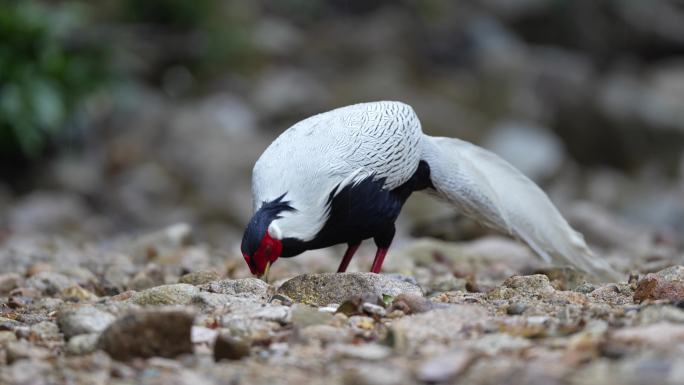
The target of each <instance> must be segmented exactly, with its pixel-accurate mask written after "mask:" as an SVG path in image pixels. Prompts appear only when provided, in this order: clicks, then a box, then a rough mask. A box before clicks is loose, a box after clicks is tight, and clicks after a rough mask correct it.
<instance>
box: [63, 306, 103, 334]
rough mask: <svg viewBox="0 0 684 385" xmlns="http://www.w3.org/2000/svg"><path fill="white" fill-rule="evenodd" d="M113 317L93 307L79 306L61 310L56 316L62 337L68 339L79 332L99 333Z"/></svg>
mask: <svg viewBox="0 0 684 385" xmlns="http://www.w3.org/2000/svg"><path fill="white" fill-rule="evenodd" d="M114 320H115V317H114V316H113V315H112V314H109V313H107V312H105V311H102V310H99V309H97V308H94V307H79V308H77V309H73V310H69V311H66V312H63V313H62V314H60V315H59V317H58V318H57V323H58V324H59V328H60V329H61V330H62V333H63V334H64V337H65V338H67V339H69V338H71V337H74V336H77V335H79V334H90V333H100V332H101V331H103V330H105V329H106V328H107V326H109V324H111V323H112V322H114Z"/></svg>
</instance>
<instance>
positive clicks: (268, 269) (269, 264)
mask: <svg viewBox="0 0 684 385" xmlns="http://www.w3.org/2000/svg"><path fill="white" fill-rule="evenodd" d="M270 270H271V262H266V269H264V273H263V274H261V275H260V276H259V279H260V280H262V281H264V282H266V283H268V272H269V271H270Z"/></svg>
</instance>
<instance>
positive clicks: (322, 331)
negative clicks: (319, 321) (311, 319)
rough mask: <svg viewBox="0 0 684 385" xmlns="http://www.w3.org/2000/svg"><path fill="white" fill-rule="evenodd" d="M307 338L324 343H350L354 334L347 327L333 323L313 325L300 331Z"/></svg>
mask: <svg viewBox="0 0 684 385" xmlns="http://www.w3.org/2000/svg"><path fill="white" fill-rule="evenodd" d="M299 335H300V336H301V337H302V338H304V339H305V340H314V341H319V342H322V343H326V344H327V343H350V342H351V341H352V339H353V338H354V335H353V334H352V333H351V331H350V330H349V329H347V328H341V327H335V326H332V325H311V326H307V327H305V328H303V329H301V331H300V332H299Z"/></svg>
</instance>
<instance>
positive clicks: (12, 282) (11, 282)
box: [0, 273, 24, 295]
mask: <svg viewBox="0 0 684 385" xmlns="http://www.w3.org/2000/svg"><path fill="white" fill-rule="evenodd" d="M23 282H24V279H23V278H22V277H21V275H19V274H17V273H5V274H0V295H7V294H9V292H10V291H12V290H14V289H16V288H18V287H19V286H20V285H21V284H22V283H23Z"/></svg>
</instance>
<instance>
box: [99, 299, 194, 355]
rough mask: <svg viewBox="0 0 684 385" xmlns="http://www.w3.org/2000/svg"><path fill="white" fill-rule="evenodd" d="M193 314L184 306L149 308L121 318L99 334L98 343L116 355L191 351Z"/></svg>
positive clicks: (174, 353) (166, 353)
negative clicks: (180, 307)
mask: <svg viewBox="0 0 684 385" xmlns="http://www.w3.org/2000/svg"><path fill="white" fill-rule="evenodd" d="M193 320H194V314H193V313H192V312H189V311H187V310H183V309H154V310H150V309H146V310H139V311H135V312H132V313H131V314H128V315H126V316H123V317H120V318H118V319H117V320H116V321H114V322H113V323H112V324H111V325H109V327H107V329H105V331H104V332H102V335H100V338H99V340H98V347H100V348H102V349H103V350H105V351H106V352H107V353H109V355H110V356H112V357H113V358H114V359H117V360H121V361H125V360H129V359H132V358H135V357H153V356H159V357H168V358H171V357H176V356H178V355H180V354H184V353H192V340H191V328H192V324H193Z"/></svg>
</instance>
